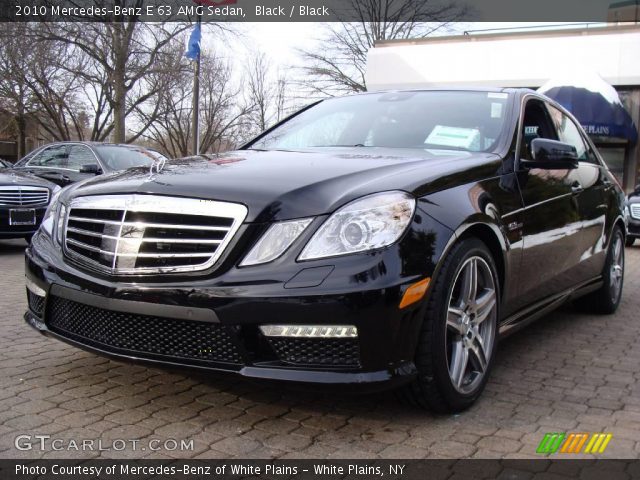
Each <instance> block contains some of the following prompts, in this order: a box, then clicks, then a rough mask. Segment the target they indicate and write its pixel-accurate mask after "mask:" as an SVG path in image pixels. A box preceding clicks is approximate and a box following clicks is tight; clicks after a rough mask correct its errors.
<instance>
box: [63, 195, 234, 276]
mask: <svg viewBox="0 0 640 480" xmlns="http://www.w3.org/2000/svg"><path fill="white" fill-rule="evenodd" d="M246 215H247V209H246V207H245V206H244V205H240V204H236V203H225V202H215V201H211V200H200V199H190V198H177V197H163V196H156V195H101V196H90V197H79V198H75V199H74V200H72V202H71V205H70V206H69V212H68V214H67V219H66V228H65V253H66V254H67V255H68V256H69V257H71V258H74V259H76V260H78V261H80V262H82V263H84V264H87V265H89V266H92V267H94V268H97V269H99V270H103V271H107V272H109V273H114V274H130V273H145V272H153V273H172V272H179V271H190V270H202V269H205V268H208V267H210V266H211V265H213V264H214V263H215V262H216V260H217V259H218V258H220V256H221V255H222V253H223V251H224V249H225V247H226V246H227V245H228V244H229V242H230V241H231V240H232V238H233V236H234V234H235V232H236V231H237V230H238V228H239V227H240V225H241V224H242V222H243V221H244V219H245V217H246Z"/></svg>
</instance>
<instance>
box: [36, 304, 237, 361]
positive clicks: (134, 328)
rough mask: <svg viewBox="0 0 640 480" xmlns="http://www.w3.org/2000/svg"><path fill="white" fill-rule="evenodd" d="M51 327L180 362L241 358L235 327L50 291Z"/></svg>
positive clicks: (104, 345)
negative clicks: (142, 311)
mask: <svg viewBox="0 0 640 480" xmlns="http://www.w3.org/2000/svg"><path fill="white" fill-rule="evenodd" d="M47 313H48V314H47V324H48V327H49V329H50V330H51V331H53V332H55V333H58V334H60V335H62V336H63V337H66V338H70V339H71V340H75V341H78V342H80V343H83V344H87V345H90V346H94V347H96V348H100V349H102V350H105V351H109V352H113V353H125V354H135V355H137V356H140V357H143V358H144V357H147V358H156V357H159V358H162V359H165V360H166V359H175V360H178V361H181V362H182V363H193V364H202V363H206V362H225V363H241V362H242V355H241V353H240V351H239V349H238V346H237V344H236V341H235V340H234V335H235V334H234V332H233V331H231V330H230V328H231V327H226V326H222V325H219V324H214V323H209V322H194V321H188V320H175V319H170V318H164V317H155V316H150V315H138V314H132V313H126V312H117V311H113V310H104V309H101V308H97V307H93V306H90V305H85V304H83V303H78V302H74V301H72V300H67V299H64V298H61V297H57V296H50V297H49V306H48V309H47Z"/></svg>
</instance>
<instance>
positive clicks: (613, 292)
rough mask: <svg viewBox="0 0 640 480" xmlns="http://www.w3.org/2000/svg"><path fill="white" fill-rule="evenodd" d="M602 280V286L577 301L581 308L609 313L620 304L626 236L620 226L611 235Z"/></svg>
mask: <svg viewBox="0 0 640 480" xmlns="http://www.w3.org/2000/svg"><path fill="white" fill-rule="evenodd" d="M602 280H603V284H602V287H600V288H599V289H598V290H596V291H595V292H593V293H590V294H588V295H586V296H585V297H583V298H581V299H579V300H578V301H577V304H578V306H579V307H580V309H581V310H584V311H591V312H597V313H605V314H608V313H614V312H615V311H616V310H617V309H618V305H620V298H621V297H622V286H623V283H624V237H623V236H622V231H621V230H620V229H619V228H616V229H615V230H614V231H613V235H612V236H611V242H610V244H609V251H608V252H607V260H606V262H605V264H604V269H603V271H602Z"/></svg>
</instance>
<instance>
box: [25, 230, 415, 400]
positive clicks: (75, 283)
mask: <svg viewBox="0 0 640 480" xmlns="http://www.w3.org/2000/svg"><path fill="white" fill-rule="evenodd" d="M26 253H27V255H26V276H27V281H28V283H31V285H32V289H33V288H35V289H36V290H40V289H41V292H42V293H44V296H43V297H42V298H41V299H39V298H37V296H34V294H33V292H32V291H31V292H30V291H29V290H28V295H29V306H30V308H29V310H28V311H27V312H26V314H25V320H26V321H27V323H28V324H29V325H31V326H32V327H33V328H35V329H37V330H38V331H40V332H41V333H43V334H45V335H49V336H52V337H55V338H58V339H60V340H63V341H65V342H67V343H70V344H72V345H75V346H77V347H80V348H83V349H85V350H89V351H91V352H95V353H98V354H102V355H107V356H110V357H114V358H117V359H121V360H125V361H134V362H143V363H150V364H156V365H165V366H168V367H180V368H189V369H196V370H200V371H227V372H234V373H237V374H240V375H242V376H245V377H250V378H256V379H272V380H281V381H292V382H302V383H318V384H336V385H348V384H349V385H351V384H352V385H358V386H362V387H364V388H367V389H370V390H376V389H384V388H389V387H393V386H396V385H399V384H402V383H406V382H409V381H411V380H412V379H413V378H414V377H415V375H416V369H415V366H414V364H413V356H414V352H415V348H416V343H417V338H418V333H419V330H420V325H421V322H422V316H423V315H424V311H423V310H424V302H419V303H416V304H414V305H412V306H410V307H407V308H405V309H402V310H401V309H399V308H398V306H399V303H400V299H401V297H402V294H403V292H404V291H405V290H406V288H408V286H409V285H411V284H412V283H413V282H415V281H416V280H418V277H417V276H415V275H413V276H409V277H402V275H399V274H398V269H396V268H391V267H392V265H393V264H394V263H397V262H398V257H399V255H400V252H399V251H398V250H397V248H395V247H392V248H389V249H387V250H385V251H383V252H378V253H375V254H372V255H366V256H360V258H359V259H357V260H349V259H346V260H343V262H342V263H343V264H341V265H338V263H341V262H335V263H336V264H334V265H326V266H324V267H315V268H319V273H320V275H321V276H322V275H328V277H327V279H326V281H320V283H319V284H318V285H315V286H308V285H311V284H314V283H315V282H313V281H311V282H309V281H307V282H306V283H303V284H301V286H300V287H299V288H296V284H295V283H294V284H293V285H292V284H291V282H288V283H281V282H277V281H273V280H270V281H264V282H258V281H255V282H249V283H247V282H242V281H238V280H237V279H236V281H233V278H232V277H231V276H229V275H227V276H226V277H225V275H222V277H221V278H220V277H219V278H217V279H215V281H213V280H211V279H209V280H202V279H197V280H192V281H186V280H183V281H181V282H179V283H162V284H158V283H156V284H144V285H142V286H141V285H140V284H136V283H123V282H118V281H114V280H112V279H108V278H98V277H97V276H95V275H94V274H91V275H90V274H88V273H87V272H85V271H83V270H81V269H78V268H76V267H74V266H73V265H70V264H68V263H67V262H65V261H64V260H63V259H62V257H61V253H60V251H59V249H56V248H55V247H53V246H52V245H51V242H50V241H49V240H48V239H47V238H46V237H44V235H36V237H34V241H33V243H32V246H31V247H30V248H28V249H27V252H26ZM356 266H357V269H358V270H360V272H359V273H358V274H357V275H353V274H352V272H353V269H354V268H356ZM297 268H299V267H297ZM327 272H329V273H328V274H327ZM331 276H334V277H337V278H340V277H344V278H352V279H354V283H349V282H344V281H342V280H339V281H337V282H332V281H331V278H330V277H331ZM336 283H337V284H342V285H347V286H348V287H349V289H348V291H347V289H346V288H344V287H343V289H342V291H338V290H336V288H335V284H336ZM34 285H35V287H34ZM266 324H303V325H304V324H312V325H353V326H355V327H357V329H358V337H357V338H356V339H328V340H327V339H314V340H313V341H299V339H282V338H279V339H278V342H279V343H276V342H275V341H274V339H271V338H267V337H265V336H264V335H263V334H262V332H261V331H260V328H259V327H260V326H261V325H266ZM167 338H169V339H171V341H169V344H167ZM176 339H177V340H176ZM287 342H288V343H287ZM354 342H355V343H354Z"/></svg>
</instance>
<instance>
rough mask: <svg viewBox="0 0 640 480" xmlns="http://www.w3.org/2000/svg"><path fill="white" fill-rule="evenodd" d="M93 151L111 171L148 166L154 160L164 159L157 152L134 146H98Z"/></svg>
mask: <svg viewBox="0 0 640 480" xmlns="http://www.w3.org/2000/svg"><path fill="white" fill-rule="evenodd" d="M95 149H96V151H97V152H98V155H100V158H101V159H102V161H103V162H104V163H105V165H106V166H107V167H109V169H111V170H126V169H127V168H131V167H142V166H149V165H151V164H152V163H153V162H154V160H156V159H163V158H165V157H163V156H162V155H161V154H160V153H158V152H154V151H151V150H147V149H145V148H141V147H134V146H130V147H124V146H121V145H100V146H96V147H95Z"/></svg>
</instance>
